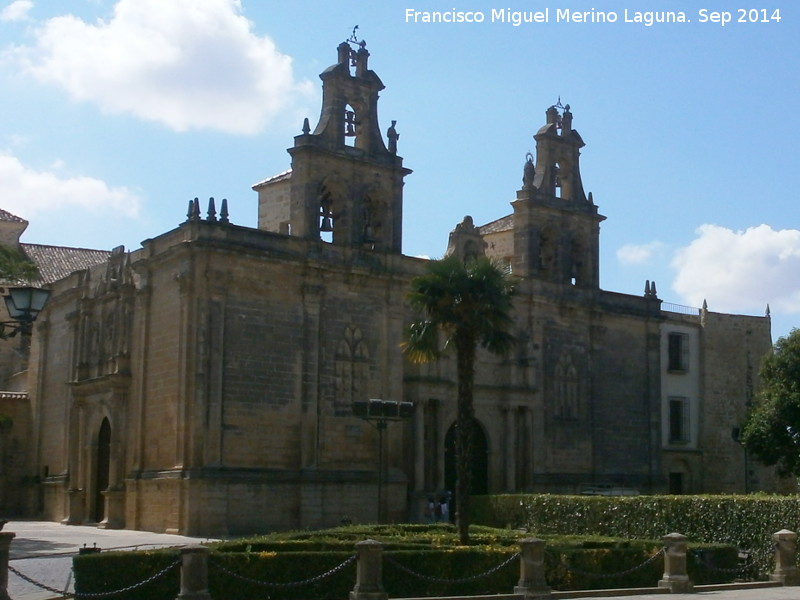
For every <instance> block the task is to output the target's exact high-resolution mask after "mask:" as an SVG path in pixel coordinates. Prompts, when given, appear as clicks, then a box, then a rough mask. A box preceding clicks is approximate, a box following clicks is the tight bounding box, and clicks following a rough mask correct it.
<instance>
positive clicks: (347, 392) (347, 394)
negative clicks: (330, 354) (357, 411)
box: [335, 325, 370, 410]
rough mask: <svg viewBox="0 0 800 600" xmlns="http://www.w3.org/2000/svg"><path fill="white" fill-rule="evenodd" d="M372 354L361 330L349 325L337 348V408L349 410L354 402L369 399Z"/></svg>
mask: <svg viewBox="0 0 800 600" xmlns="http://www.w3.org/2000/svg"><path fill="white" fill-rule="evenodd" d="M369 366H370V354H369V348H368V347H367V343H366V341H365V340H364V336H363V334H362V333H361V329H359V328H358V327H355V326H352V325H348V326H347V327H345V329H344V334H343V336H342V339H341V340H340V341H339V344H338V346H337V347H336V400H335V403H336V407H337V409H341V410H346V409H348V408H349V407H350V406H351V405H352V403H353V401H354V400H366V399H368V398H367V396H368V390H367V381H368V377H369Z"/></svg>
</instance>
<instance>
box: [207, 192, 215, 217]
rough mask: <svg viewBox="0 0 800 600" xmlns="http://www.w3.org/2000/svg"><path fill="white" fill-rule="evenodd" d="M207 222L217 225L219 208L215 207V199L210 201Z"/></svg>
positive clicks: (212, 198)
mask: <svg viewBox="0 0 800 600" xmlns="http://www.w3.org/2000/svg"><path fill="white" fill-rule="evenodd" d="M207 220H208V221H211V222H212V223H215V222H216V220H217V207H216V206H215V205H214V197H213V196H211V198H209V199H208V215H207Z"/></svg>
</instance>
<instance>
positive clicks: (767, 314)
mask: <svg viewBox="0 0 800 600" xmlns="http://www.w3.org/2000/svg"><path fill="white" fill-rule="evenodd" d="M771 314H772V313H771V312H770V311H769V304H767V311H766V312H765V313H764V316H765V317H769V316H770V315H771Z"/></svg>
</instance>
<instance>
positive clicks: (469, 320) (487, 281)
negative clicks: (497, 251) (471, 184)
mask: <svg viewBox="0 0 800 600" xmlns="http://www.w3.org/2000/svg"><path fill="white" fill-rule="evenodd" d="M513 295H514V280H513V278H512V277H511V274H510V272H509V270H508V269H507V268H503V267H501V266H498V265H496V264H495V263H493V262H492V261H490V260H489V259H487V258H485V257H481V258H477V259H473V260H468V261H466V262H465V261H463V260H462V259H460V258H459V257H457V256H449V257H447V258H443V259H441V260H435V261H431V262H429V263H428V264H427V265H426V270H425V273H424V274H422V275H420V276H418V277H416V278H415V279H414V280H413V281H412V283H411V292H410V293H409V301H410V303H411V306H412V307H413V308H414V309H415V310H416V311H417V312H418V313H420V314H421V316H422V318H421V319H420V320H418V321H415V322H413V323H411V325H409V327H408V331H407V336H406V341H405V343H404V346H403V350H404V352H405V354H406V356H407V357H408V359H409V360H411V361H412V362H417V363H419V362H427V361H430V360H434V359H436V358H437V357H438V356H439V355H440V354H441V353H442V352H443V351H446V350H447V349H449V348H451V347H452V348H453V349H454V350H455V354H456V365H457V376H458V392H457V413H456V444H455V445H456V506H457V511H456V525H457V526H458V532H459V539H460V541H461V543H462V544H466V543H467V542H468V541H469V494H470V490H471V487H472V424H473V422H474V419H475V410H474V407H473V395H474V394H473V392H474V389H473V387H474V380H475V354H476V351H477V348H478V347H479V346H480V347H483V348H485V349H486V350H488V351H489V352H492V353H495V354H503V353H505V352H507V351H508V350H509V349H510V348H511V346H512V344H513V341H514V338H513V335H512V334H511V332H510V329H511V327H512V324H513V319H512V317H511V309H512V297H513Z"/></svg>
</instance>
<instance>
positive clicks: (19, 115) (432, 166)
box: [0, 0, 800, 339]
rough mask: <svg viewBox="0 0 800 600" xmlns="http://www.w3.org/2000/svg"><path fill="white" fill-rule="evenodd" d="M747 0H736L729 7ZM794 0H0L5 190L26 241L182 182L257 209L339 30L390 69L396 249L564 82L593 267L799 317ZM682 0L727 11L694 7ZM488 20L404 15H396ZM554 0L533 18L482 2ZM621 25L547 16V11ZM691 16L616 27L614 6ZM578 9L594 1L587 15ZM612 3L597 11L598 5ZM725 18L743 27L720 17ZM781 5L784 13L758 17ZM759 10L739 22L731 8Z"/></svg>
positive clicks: (307, 111)
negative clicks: (400, 227) (596, 253)
mask: <svg viewBox="0 0 800 600" xmlns="http://www.w3.org/2000/svg"><path fill="white" fill-rule="evenodd" d="M743 6H744V5H743ZM797 6H798V4H797V3H796V2H795V1H794V0H772V1H771V2H769V3H767V4H752V5H747V6H746V8H748V9H750V8H752V9H753V10H752V11H745V12H744V13H743V14H741V13H740V12H739V11H738V10H736V9H733V8H731V4H730V2H721V1H713V0H711V1H709V2H707V3H705V4H703V5H702V6H701V5H698V4H697V3H696V2H683V1H681V0H627V1H624V0H596V1H594V2H585V1H582V0H574V1H573V2H561V1H559V2H556V1H555V0H553V1H552V2H548V1H547V0H535V1H534V0H525V1H520V2H516V3H514V2H509V1H507V0H504V1H503V2H500V1H497V2H491V1H489V2H487V1H480V2H479V1H468V2H456V1H454V0H450V1H449V2H438V1H435V0H407V1H406V2H403V3H400V2H395V1H393V0H386V1H383V2H375V1H371V2H366V1H363V2H352V1H347V0H341V1H339V2H328V1H322V0H319V1H317V0H295V1H293V2H277V1H274V2H273V1H268V0H241V1H240V2H237V1H235V0H59V1H58V2H53V1H47V2H45V1H44V0H40V1H37V0H14V1H9V0H0V89H2V90H3V93H2V94H0V207H2V208H4V209H6V210H9V211H11V212H13V213H14V214H17V215H19V216H21V217H23V218H25V219H27V220H28V221H30V226H29V228H28V230H27V232H26V233H25V236H24V237H23V240H24V241H27V242H30V243H43V244H58V245H72V246H80V247H90V248H103V249H110V248H112V247H114V246H117V245H120V244H124V245H125V246H126V247H127V248H129V249H133V248H137V247H138V246H139V245H140V242H141V241H142V240H144V239H147V238H149V237H154V236H157V235H159V234H161V233H163V232H165V231H167V230H169V229H172V228H173V227H175V226H177V225H178V224H179V223H181V222H182V221H183V220H184V218H185V213H186V205H187V202H188V200H189V199H191V198H194V197H195V196H197V197H199V198H201V200H202V201H203V202H204V203H205V201H206V200H207V198H208V197H209V196H214V197H215V198H218V199H219V198H223V197H224V198H227V199H228V201H229V205H230V211H231V220H232V221H233V222H234V223H236V224H239V225H246V226H255V225H256V221H257V206H256V194H255V192H253V191H252V190H251V189H250V186H251V185H252V184H254V183H256V182H257V181H259V180H261V179H264V178H266V177H268V176H270V175H273V174H276V173H279V172H281V171H283V170H285V169H287V168H288V167H289V156H288V154H287V153H286V148H287V147H288V146H290V145H291V143H292V138H293V136H294V135H297V134H298V133H300V128H301V126H302V121H303V118H304V117H306V116H307V117H309V119H310V121H311V124H312V127H313V125H314V123H315V122H316V120H317V118H318V116H319V102H320V89H319V83H320V82H319V78H318V74H319V73H320V72H321V71H322V70H324V69H325V68H326V67H327V66H329V65H330V64H332V63H334V62H335V59H336V46H337V45H338V44H339V43H340V42H341V41H343V40H344V39H346V38H347V37H349V36H350V33H351V31H352V29H353V27H354V26H355V25H358V26H359V29H358V32H357V33H358V36H359V38H361V39H364V40H366V42H367V49H368V50H369V51H370V52H371V58H370V66H371V68H372V69H374V70H375V71H376V72H377V73H378V75H379V76H380V77H381V79H382V80H383V82H384V84H385V85H386V89H385V90H384V91H383V92H382V94H381V100H380V104H379V110H380V113H379V117H380V121H381V126H382V128H383V129H386V128H387V127H388V125H389V122H390V120H392V119H396V120H397V121H398V123H397V129H398V131H399V133H400V140H399V154H401V155H402V156H403V157H404V159H405V164H406V166H408V167H409V168H411V169H413V170H414V173H413V174H412V175H410V176H409V177H408V178H407V179H406V182H407V183H406V187H405V210H404V241H403V247H404V252H405V253H406V254H410V255H426V256H431V257H437V256H440V255H441V254H442V253H443V252H444V250H445V247H446V244H447V234H448V232H449V231H450V230H451V229H452V228H453V227H454V226H455V224H456V223H458V222H460V221H461V220H462V218H463V217H464V216H465V215H468V214H469V215H472V216H473V217H474V219H475V222H476V223H478V224H482V223H486V222H488V221H492V220H494V219H497V218H499V217H502V216H504V215H506V214H508V213H509V212H511V208H510V205H509V203H510V202H511V201H512V200H513V199H514V196H515V192H516V190H517V189H518V188H519V187H520V185H521V177H522V166H523V163H524V161H525V153H526V152H528V151H532V150H533V149H534V142H533V139H532V135H533V134H534V133H535V132H536V130H537V129H538V128H539V127H540V126H541V125H542V124H543V123H544V111H545V110H546V109H547V107H548V106H550V105H552V104H554V103H555V102H556V101H557V100H558V99H559V98H561V101H562V102H563V103H564V104H567V103H568V104H570V105H571V108H572V112H573V114H574V127H575V128H576V129H577V130H578V131H579V132H580V133H581V136H582V137H583V139H584V140H585V142H586V147H585V148H584V149H583V153H582V158H581V160H582V162H581V166H582V173H583V182H584V187H585V188H586V190H587V191H592V192H593V195H594V200H595V203H596V204H597V205H598V207H599V209H600V212H601V213H602V214H604V215H605V216H606V217H607V220H606V221H604V222H603V224H602V226H601V238H600V240H601V273H600V280H601V286H602V287H603V288H604V289H607V290H612V291H618V292H625V293H633V294H640V293H642V292H643V290H644V282H645V280H646V279H649V280H655V281H656V282H657V284H658V291H659V296H660V297H661V298H662V299H664V300H665V301H667V302H673V303H679V304H685V305H689V306H700V305H701V304H702V302H703V300H704V299H705V300H707V302H708V306H709V309H710V310H712V311H719V312H737V313H744V314H754V315H759V314H763V313H764V310H765V308H766V305H767V304H769V305H770V307H771V311H772V317H773V337H774V338H775V339H777V337H779V336H782V335H785V334H787V333H788V332H789V331H790V329H791V328H792V327H796V326H800V209H799V208H798V200H797V198H796V194H797V190H798V188H800V185H798V184H799V183H800V181H799V179H800V168H798V164H797V163H798V160H797V159H798V157H799V156H798V152H797V149H796V137H797V135H798V133H800V84H799V83H798V81H799V80H800V78H799V77H798V75H799V74H800V51H798V42H797V40H798V39H800V26H799V25H798V18H800V8H797ZM700 8H704V9H706V10H707V11H708V12H707V13H705V14H706V15H707V16H709V17H714V16H716V15H714V11H720V12H724V11H728V12H730V13H731V14H730V17H731V19H732V20H731V22H729V23H726V24H724V25H723V23H721V22H719V21H716V22H715V21H713V20H711V18H709V19H708V21H707V22H705V23H703V22H701V21H702V20H703V15H701V13H700V12H699V9H700ZM408 9H412V10H416V11H428V12H430V11H444V12H451V11H453V10H456V11H463V12H467V11H478V12H482V13H483V14H484V16H485V20H484V22H483V23H423V22H420V21H419V20H418V22H416V23H414V22H408V20H407V19H406V14H407V10H408ZM493 9H495V10H502V9H510V10H512V11H544V10H546V9H548V10H549V17H550V21H549V22H547V23H523V24H521V25H519V26H514V25H513V24H510V23H501V22H492V19H491V16H492V10H493ZM559 9H561V10H562V11H563V10H564V9H568V10H569V11H571V12H572V13H573V14H574V13H575V12H580V11H589V13H590V14H589V15H588V16H589V17H591V16H592V15H594V16H595V20H597V17H598V16H599V13H605V14H606V15H607V16H613V15H616V17H617V22H615V23H610V22H584V23H579V22H575V21H570V22H564V20H563V19H562V20H561V22H557V20H558V19H557V14H556V12H557V10H559ZM626 9H627V11H628V17H629V18H634V17H635V13H636V11H639V12H640V13H644V12H664V11H672V12H679V11H683V12H684V15H685V17H686V19H688V21H689V22H685V23H654V24H652V25H651V26H646V25H644V24H642V23H636V22H630V23H626V22H625V11H626ZM592 11H593V12H592ZM612 13H613V15H612ZM740 17H744V19H745V21H746V22H737V21H738V19H739V18H740ZM777 17H779V18H780V20H777ZM751 18H755V19H757V20H761V19H765V20H766V21H767V22H755V23H754V22H749V19H751Z"/></svg>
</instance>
